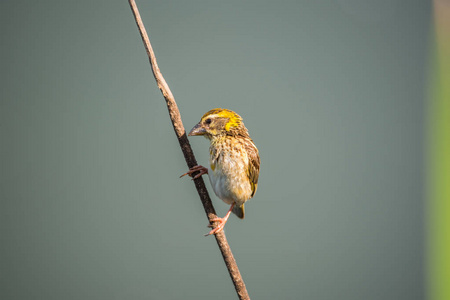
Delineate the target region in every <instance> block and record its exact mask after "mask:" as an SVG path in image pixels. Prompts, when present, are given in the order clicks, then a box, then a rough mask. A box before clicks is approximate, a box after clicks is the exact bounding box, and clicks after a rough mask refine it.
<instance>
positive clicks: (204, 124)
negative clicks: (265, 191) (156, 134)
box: [186, 108, 260, 234]
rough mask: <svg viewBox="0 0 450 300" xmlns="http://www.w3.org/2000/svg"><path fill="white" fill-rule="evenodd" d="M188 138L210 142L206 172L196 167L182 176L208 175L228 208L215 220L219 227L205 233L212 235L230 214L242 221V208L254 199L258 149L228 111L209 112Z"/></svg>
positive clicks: (240, 124)
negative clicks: (196, 136)
mask: <svg viewBox="0 0 450 300" xmlns="http://www.w3.org/2000/svg"><path fill="white" fill-rule="evenodd" d="M189 135H190V136H193V135H203V136H205V137H206V138H207V139H209V140H210V147H209V153H210V159H209V168H208V169H206V168H204V167H202V166H196V167H194V168H192V169H191V170H190V171H189V172H188V173H186V174H189V175H192V173H194V172H196V171H200V174H197V175H196V176H195V177H194V178H197V177H199V176H201V175H203V174H205V173H208V175H209V179H210V182H211V186H212V188H213V190H214V193H215V194H216V195H217V197H219V198H220V199H222V200H223V201H224V202H225V203H227V204H230V205H231V207H230V211H229V212H228V213H227V215H226V216H225V218H223V219H217V221H220V222H221V224H220V225H219V226H218V227H216V228H214V229H213V230H211V232H210V233H209V234H215V233H217V232H219V231H221V230H222V229H223V226H224V225H225V222H226V221H227V219H228V216H229V213H230V212H231V211H233V213H234V214H236V215H237V216H238V217H239V218H241V219H243V218H244V216H245V210H244V204H245V202H246V201H247V200H249V199H250V198H252V197H253V196H254V195H255V192H256V189H257V187H258V177H259V166H260V158H259V153H258V149H257V148H256V146H255V144H254V143H253V141H252V139H251V138H250V136H249V134H248V130H247V128H246V127H245V125H244V122H243V121H242V118H241V117H240V116H239V115H238V114H237V113H235V112H233V111H231V110H228V109H222V108H216V109H212V110H210V111H209V112H207V113H206V114H204V115H203V117H202V118H201V120H200V122H199V123H198V124H197V125H195V126H194V128H192V130H191V132H190V133H189Z"/></svg>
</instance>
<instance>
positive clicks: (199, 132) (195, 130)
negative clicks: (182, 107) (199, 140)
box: [188, 123, 206, 136]
mask: <svg viewBox="0 0 450 300" xmlns="http://www.w3.org/2000/svg"><path fill="white" fill-rule="evenodd" d="M205 133H206V130H205V128H203V126H202V125H201V124H200V123H198V124H197V125H195V126H194V128H192V129H191V131H190V132H189V134H188V135H189V136H193V135H204V134H205Z"/></svg>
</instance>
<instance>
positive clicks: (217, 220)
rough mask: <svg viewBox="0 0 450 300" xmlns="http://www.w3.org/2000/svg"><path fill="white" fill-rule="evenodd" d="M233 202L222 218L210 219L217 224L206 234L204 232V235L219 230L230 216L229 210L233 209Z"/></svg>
mask: <svg viewBox="0 0 450 300" xmlns="http://www.w3.org/2000/svg"><path fill="white" fill-rule="evenodd" d="M234 205H235V203H233V204H231V207H230V209H229V210H228V212H227V214H226V215H225V217H223V218H214V219H211V220H210V221H211V222H219V224H218V225H217V226H216V227H215V228H214V229H213V230H211V231H210V232H209V233H208V234H205V236H208V235H212V234H216V233H218V232H221V231H222V230H223V228H224V227H225V223H226V222H227V221H228V218H229V217H230V214H231V211H232V210H233V207H234ZM208 227H213V225H208Z"/></svg>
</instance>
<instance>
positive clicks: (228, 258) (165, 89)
mask: <svg viewBox="0 0 450 300" xmlns="http://www.w3.org/2000/svg"><path fill="white" fill-rule="evenodd" d="M129 3H130V6H131V10H132V11H133V15H134V18H135V20H136V24H137V26H138V29H139V32H140V34H141V37H142V41H143V42H144V46H145V50H146V51H147V55H148V58H149V60H150V65H151V67H152V71H153V76H154V77H155V79H156V83H157V84H158V87H159V89H160V90H161V92H162V94H163V96H164V99H165V100H166V104H167V108H168V110H169V115H170V119H171V121H172V124H173V129H174V130H175V134H176V135H177V138H178V142H179V143H180V147H181V150H182V151H183V154H184V158H185V160H186V163H187V165H188V167H189V168H192V167H194V166H196V165H197V161H196V159H195V156H194V153H193V151H192V148H191V145H190V144H189V140H188V138H187V136H186V131H185V129H184V126H183V122H182V121H181V115H180V112H179V110H178V106H177V104H176V102H175V98H174V97H173V95H172V92H171V91H170V89H169V86H168V85H167V82H166V81H165V80H164V77H163V76H162V74H161V71H160V70H159V67H158V64H157V63H156V58H155V53H154V52H153V48H152V46H151V44H150V39H149V38H148V35H147V31H146V30H145V27H144V24H143V23H142V19H141V16H140V14H139V10H138V8H137V6H136V3H135V1H134V0H129ZM194 183H195V187H196V188H197V191H198V194H199V196H200V200H201V201H202V204H203V207H204V209H205V212H206V215H207V216H208V219H209V222H210V224H212V223H213V222H212V221H211V220H212V219H214V218H217V215H216V212H215V210H214V207H213V205H212V202H211V199H210V198H209V195H208V191H207V190H206V187H205V182H204V181H203V179H202V178H201V177H199V178H197V179H195V180H194ZM214 236H215V238H216V241H217V245H218V246H219V249H220V252H222V256H223V260H224V261H225V265H226V266H227V269H228V272H229V273H230V277H231V280H232V281H233V284H234V287H235V289H236V293H237V294H238V297H239V299H241V300H242V299H250V297H249V295H248V292H247V289H246V287H245V284H244V281H243V280H242V276H241V273H240V272H239V269H238V266H237V264H236V260H235V259H234V257H233V253H231V249H230V246H229V245H228V241H227V238H226V236H225V233H224V232H223V231H221V232H219V233H217V234H215V235H214Z"/></svg>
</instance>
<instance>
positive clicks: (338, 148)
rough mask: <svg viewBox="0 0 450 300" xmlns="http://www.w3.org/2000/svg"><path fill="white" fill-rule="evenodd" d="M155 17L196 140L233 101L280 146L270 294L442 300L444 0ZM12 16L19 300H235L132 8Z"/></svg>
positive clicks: (245, 250) (149, 23) (272, 203)
mask: <svg viewBox="0 0 450 300" xmlns="http://www.w3.org/2000/svg"><path fill="white" fill-rule="evenodd" d="M137 4H138V7H139V9H140V12H141V15H142V18H143V21H144V24H145V25H146V28H147V31H148V33H149V35H150V39H151V41H152V44H153V47H154V50H155V52H156V57H157V60H158V64H159V66H160V68H161V70H162V73H163V75H164V77H165V78H166V80H167V82H168V83H169V86H170V87H171V89H172V92H173V93H174V95H175V99H176V100H177V103H178V106H179V108H180V111H181V114H182V118H183V122H184V125H185V127H186V129H187V130H189V129H190V128H191V127H192V126H194V125H195V124H196V123H197V122H198V120H199V119H200V117H201V116H202V115H203V113H205V112H206V111H208V110H209V109H211V108H215V107H224V108H229V109H232V110H235V111H236V112H238V113H239V114H240V115H242V116H243V118H244V121H245V124H246V125H247V127H248V128H249V131H250V134H251V136H252V138H253V139H254V141H255V143H256V144H257V146H258V148H259V149H260V154H261V160H262V164H261V174H260V181H259V187H258V192H257V193H256V196H255V197H254V198H253V199H252V200H250V202H248V203H247V205H246V213H247V215H246V219H245V220H243V221H241V220H239V219H237V218H236V217H234V216H232V217H231V219H230V220H229V222H228V223H227V226H226V234H227V237H228V240H229V243H230V245H231V248H232V250H233V253H234V255H235V258H236V260H237V262H238V265H239V267H240V271H241V273H242V275H243V278H244V280H245V283H246V285H247V289H248V290H249V293H250V296H251V297H252V298H253V299H315V300H320V299H324V300H325V299H326V300H328V299H346V300H351V299H355V300H356V299H358V300H360V299H365V300H371V299H373V300H379V299H383V300H388V299H392V300H401V299H405V300H406V299H408V300H414V299H425V298H426V295H427V292H426V291H427V283H426V282H427V276H426V274H427V272H426V270H427V267H426V262H427V260H426V251H425V249H426V244H427V243H426V242H427V234H426V232H427V229H426V228H427V227H426V226H425V220H426V218H425V216H426V211H427V210H426V207H427V206H426V202H425V201H424V200H425V198H426V197H425V196H426V194H427V191H426V184H425V183H426V178H425V177H426V170H427V166H428V163H427V160H426V155H425V153H426V151H425V150H426V149H427V147H428V144H427V138H426V129H425V128H426V115H427V109H426V107H427V101H426V99H427V98H428V97H429V95H430V94H431V93H430V84H429V82H430V80H431V79H430V78H432V76H431V75H430V74H432V73H433V68H432V66H433V63H432V62H436V60H434V59H433V53H434V52H433V51H434V49H435V48H434V47H433V45H434V40H435V35H434V23H433V13H432V3H430V2H428V1H419V0H412V1H406V0H382V1H369V0H364V1H361V0H335V1H331V0H330V1H306V0H305V1H282V2H276V1H255V0H254V1H235V0H230V1H180V0H178V1H175V0H174V1H167V0H164V1H162V0H161V1H138V2H137ZM0 15H1V18H0V23H1V27H0V28H1V29H0V30H1V33H2V35H1V36H2V45H1V56H0V57H1V69H2V71H1V100H0V101H1V102H0V134H1V136H0V137H1V147H0V159H1V169H0V170H1V171H0V199H1V209H0V222H1V226H0V231H1V243H0V251H1V257H0V263H1V265H0V269H1V271H0V284H1V288H0V298H1V299H8V300H9V299H11V300H12V299H48V300H50V299H211V298H213V297H214V298H215V299H235V298H236V294H235V291H234V289H233V285H232V283H231V280H230V279H229V276H228V273H227V271H226V268H225V266H224V263H223V261H222V258H221V255H220V252H219V250H218V248H217V245H216V243H215V241H214V238H212V237H207V238H205V237H203V234H204V233H206V232H207V231H208V230H209V229H208V228H207V227H206V225H207V219H206V217H205V214H204V211H203V208H202V205H201V202H200V200H199V198H198V195H197V193H196V190H195V187H194V185H193V184H192V182H191V181H190V180H189V179H187V178H183V179H179V178H178V177H179V175H180V174H182V173H184V172H186V170H187V166H186V163H185V162H184V160H183V156H182V153H181V150H180V148H179V146H178V142H177V140H176V137H175V135H174V132H173V129H172V127H171V123H170V121H169V118H168V114H167V109H166V107H165V102H164V100H163V97H162V95H161V93H160V91H159V90H158V88H157V87H156V84H155V82H154V79H153V76H152V73H151V69H150V66H149V63H148V59H147V57H146V54H145V50H144V47H143V45H142V41H141V38H140V36H139V33H138V31H137V28H136V24H135V22H134V19H133V16H132V14H131V10H130V8H129V5H128V2H127V1H125V0H120V1H119V0H113V1H112V0H108V1H106V0H101V1H100V0H99V1H85V0H79V1H50V0H45V1H2V2H1V3H0ZM191 143H192V146H193V148H194V151H195V153H196V156H197V159H198V161H199V162H200V163H203V164H205V163H207V161H208V142H207V140H205V139H203V138H192V139H191ZM205 179H206V178H205ZM207 184H208V188H209V182H207ZM210 191H212V190H211V189H210ZM211 196H212V198H213V203H214V204H215V207H216V210H217V211H218V213H219V214H220V215H222V214H224V213H225V212H226V210H227V208H228V207H227V205H225V204H224V203H223V202H222V201H220V200H219V199H218V198H217V197H215V195H214V194H213V193H212V194H211ZM435 299H437V298H435ZM442 299H443V298H442Z"/></svg>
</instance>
